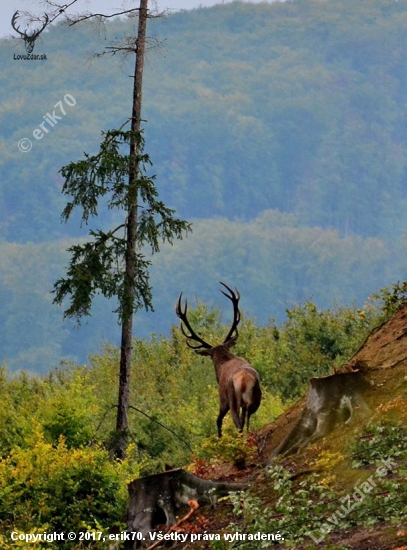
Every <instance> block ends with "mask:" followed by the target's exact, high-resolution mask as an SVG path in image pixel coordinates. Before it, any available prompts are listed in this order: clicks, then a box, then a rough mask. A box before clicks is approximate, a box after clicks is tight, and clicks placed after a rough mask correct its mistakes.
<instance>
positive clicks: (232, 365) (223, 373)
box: [175, 282, 261, 437]
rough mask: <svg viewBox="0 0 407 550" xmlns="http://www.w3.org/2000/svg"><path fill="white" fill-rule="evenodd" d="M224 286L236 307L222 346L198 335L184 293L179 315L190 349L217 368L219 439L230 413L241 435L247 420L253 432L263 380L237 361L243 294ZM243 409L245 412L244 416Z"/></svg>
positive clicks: (224, 293)
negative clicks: (233, 348)
mask: <svg viewBox="0 0 407 550" xmlns="http://www.w3.org/2000/svg"><path fill="white" fill-rule="evenodd" d="M220 284H221V285H223V286H224V287H225V288H226V289H227V290H228V291H229V293H230V294H227V293H226V292H224V291H223V290H221V292H222V294H223V295H224V296H226V298H229V300H230V301H231V302H232V304H233V323H232V327H231V329H230V330H229V333H228V335H227V336H226V338H225V339H224V341H223V343H222V344H219V345H218V346H211V345H210V344H208V343H207V342H205V340H203V339H202V338H200V337H199V336H198V335H197V334H196V333H195V331H194V330H193V328H192V327H191V325H190V324H189V321H188V319H187V309H188V304H187V301H186V300H185V306H184V308H182V304H181V300H182V292H181V294H180V296H179V298H178V302H177V305H176V308H175V312H176V314H177V316H178V317H179V318H180V319H181V330H182V333H183V335H184V336H185V337H186V339H187V345H188V347H190V348H191V349H193V350H195V353H198V354H199V355H206V356H209V357H210V358H211V359H212V362H213V364H214V367H215V373H216V379H217V381H218V386H219V397H220V411H219V416H218V419H217V426H218V436H219V437H222V421H223V418H224V417H225V415H226V413H227V412H228V411H229V410H230V412H231V415H232V419H233V422H234V423H235V426H236V428H237V429H238V430H240V431H241V432H242V431H243V428H244V424H245V420H246V416H247V430H249V422H250V417H251V415H252V414H253V413H255V412H256V411H257V409H258V408H259V406H260V402H261V389H260V378H259V375H258V373H257V372H256V371H255V370H254V368H253V367H252V366H251V365H250V364H249V363H248V362H247V361H245V360H244V359H242V358H241V357H235V356H234V355H233V354H232V353H231V352H230V351H229V350H230V348H231V347H233V346H234V345H235V344H236V340H237V337H238V331H237V325H238V324H239V321H240V311H239V307H238V304H239V299H240V293H239V291H238V290H237V289H235V290H236V292H234V291H233V290H232V289H231V288H229V287H228V286H227V285H225V283H222V282H221V283H220ZM184 325H185V328H184ZM187 331H188V332H187ZM191 340H192V341H195V342H198V345H193V344H191V343H190V341H191ZM240 409H242V413H241V414H240Z"/></svg>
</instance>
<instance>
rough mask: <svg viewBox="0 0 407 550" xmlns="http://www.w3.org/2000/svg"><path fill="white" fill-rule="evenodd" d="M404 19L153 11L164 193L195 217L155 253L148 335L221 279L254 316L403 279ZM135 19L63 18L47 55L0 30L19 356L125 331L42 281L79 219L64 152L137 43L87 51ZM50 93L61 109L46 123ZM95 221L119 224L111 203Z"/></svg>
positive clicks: (152, 108)
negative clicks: (176, 240)
mask: <svg viewBox="0 0 407 550" xmlns="http://www.w3.org/2000/svg"><path fill="white" fill-rule="evenodd" d="M406 18H407V2H406V0H399V1H398V2H394V1H393V0H377V1H375V2H372V1H371V0H361V1H358V2H354V1H353V0H327V1H325V2H320V1H316V0H315V1H314V0H295V1H290V2H282V3H271V4H267V3H260V4H250V3H249V4H246V3H244V2H234V3H229V4H225V5H218V6H215V7H213V8H210V9H197V10H193V11H190V12H182V13H175V14H174V15H171V16H169V17H167V18H163V19H159V18H158V19H152V20H150V21H149V26H148V34H149V35H150V36H151V37H152V38H153V39H152V40H151V42H150V45H151V47H150V48H149V50H148V52H147V57H148V59H147V66H146V75H145V76H146V78H145V88H144V105H145V114H144V115H143V116H144V118H145V119H146V120H147V123H146V125H145V126H146V128H145V136H146V148H147V150H148V152H149V155H150V156H151V158H152V159H153V160H154V173H155V174H156V175H157V189H158V192H159V194H160V197H161V198H162V200H163V201H164V202H165V204H168V205H170V206H171V207H174V208H175V209H176V210H177V213H178V214H179V215H180V216H182V217H184V218H185V219H188V220H190V219H192V218H195V219H197V220H198V221H196V222H195V224H194V227H195V233H194V235H193V236H192V237H191V238H190V239H188V240H187V241H185V242H183V243H182V244H181V245H180V246H178V245H177V246H174V247H168V248H163V256H162V257H157V259H155V261H154V265H153V266H152V270H151V282H152V286H153V296H154V303H153V305H154V308H155V310H156V314H155V315H150V314H148V315H143V316H141V315H140V317H139V319H136V330H137V334H138V335H139V336H148V335H149V334H151V333H152V332H155V333H164V334H167V335H168V334H169V331H170V325H171V322H172V321H173V304H174V302H175V300H176V297H177V295H178V294H179V292H180V291H181V290H184V291H185V292H187V293H188V295H189V296H199V297H200V298H202V299H204V300H205V301H209V300H211V299H213V296H214V285H216V283H217V282H218V281H219V280H225V281H227V282H228V283H229V284H232V285H234V286H238V288H239V290H240V291H241V292H242V304H243V307H244V308H245V309H246V310H247V311H248V312H250V314H251V315H254V316H255V317H256V319H257V320H258V321H260V322H261V323H263V324H265V323H266V322H267V321H268V319H270V318H274V319H275V321H276V323H277V324H280V323H282V322H283V321H284V319H285V309H286V308H287V307H291V306H292V305H293V304H295V303H304V302H306V301H307V300H311V301H313V302H315V303H316V304H317V305H318V306H319V307H323V308H331V307H333V306H334V305H335V304H353V303H357V304H358V305H359V307H362V305H363V303H364V301H365V300H366V299H367V297H368V295H369V294H371V293H373V292H376V291H377V289H378V288H381V287H385V286H388V285H390V284H391V283H394V282H395V281H403V280H405V279H406V278H407V272H406V266H405V261H404V258H405V255H406V250H407V238H406V235H407V225H406V224H407V222H406V217H405V215H404V212H405V208H406V200H407V191H406V184H405V181H406V177H405V176H406V167H407V165H406V162H407V154H406V153H407V132H406V112H405V109H406V104H405V100H404V95H405V94H404V91H405V89H406V76H405V75H406V74H407V59H406V57H405V55H404V52H405V51H406V47H405V46H406V40H407V38H406V35H405V32H404V22H405V19H406ZM134 25H135V21H134V20H127V21H121V22H118V21H114V22H110V23H109V24H108V25H107V26H106V29H105V32H95V30H96V29H95V28H93V27H90V26H87V25H76V26H75V27H72V28H68V27H64V26H57V27H55V28H51V29H49V30H47V32H45V33H43V34H42V35H41V36H40V38H39V40H38V43H37V45H36V51H38V52H39V53H41V52H46V53H47V57H48V59H47V61H45V62H23V61H16V60H14V59H13V55H14V54H15V53H16V54H18V53H21V52H22V51H23V45H22V43H21V41H19V40H17V39H11V40H2V41H1V42H0V67H1V69H2V70H1V72H0V79H1V83H2V91H3V96H2V110H1V112H0V138H1V153H2V185H1V189H0V214H1V231H2V238H3V240H4V242H3V243H2V244H1V249H2V250H1V251H2V259H3V261H2V267H1V272H0V295H1V296H2V298H3V300H2V305H3V308H2V311H1V312H0V328H1V330H0V334H1V340H2V346H1V350H2V355H1V358H2V359H3V358H4V359H6V360H7V361H8V364H9V365H10V367H12V368H13V369H18V368H27V367H28V368H31V369H33V370H36V371H43V372H44V371H47V370H49V368H50V366H52V365H56V364H57V363H58V362H59V359H60V358H61V357H67V358H69V357H71V358H72V357H73V358H75V360H78V361H81V362H82V361H86V358H87V357H86V356H87V353H88V352H89V351H96V350H97V349H98V346H99V345H100V340H101V338H104V339H105V340H108V341H113V342H117V341H118V340H117V334H118V331H117V326H116V322H115V317H114V316H113V315H110V312H111V310H114V309H116V308H117V304H109V305H103V304H101V303H96V307H95V309H94V312H93V317H92V319H90V320H89V324H88V325H87V326H84V327H83V328H81V330H80V331H77V332H72V326H71V325H70V324H69V323H67V324H65V325H62V324H60V319H61V317H62V314H61V313H59V312H58V311H57V310H55V307H53V306H52V305H51V299H50V296H49V292H50V290H51V289H52V281H54V280H55V279H56V278H58V277H61V276H62V274H63V273H64V265H63V264H64V263H67V256H66V255H64V253H63V249H65V248H66V247H67V246H70V245H72V243H73V242H75V241H72V240H70V239H71V238H72V237H74V236H76V237H77V236H78V233H79V230H78V228H77V227H78V225H79V224H75V223H72V224H69V225H61V224H60V214H61V212H62V210H63V207H64V198H63V196H62V195H61V193H60V191H61V188H62V185H63V181H62V178H61V175H60V174H59V170H60V168H61V166H65V165H67V164H68V163H69V162H71V161H72V159H75V158H79V157H80V156H81V155H82V154H83V151H84V150H86V151H89V152H90V153H89V154H93V153H96V151H97V147H98V141H97V139H96V138H95V136H98V135H99V133H100V130H107V129H108V128H110V127H114V126H116V125H117V121H118V120H124V119H125V118H126V117H127V115H128V113H129V106H130V102H131V86H132V82H131V79H130V78H129V77H128V75H129V74H131V72H132V67H131V66H130V62H131V61H130V59H128V60H127V59H123V62H122V63H120V62H117V61H118V58H117V56H115V57H109V56H103V58H95V59H93V60H92V61H91V62H87V59H86V58H87V56H88V55H91V54H92V52H98V51H99V52H100V51H101V50H102V49H103V47H104V46H105V45H107V46H109V45H111V40H114V39H115V37H118V38H119V37H120V36H122V35H123V34H126V33H127V34H130V33H133V34H134V28H135V27H134ZM99 30H100V29H99ZM105 39H106V40H105ZM154 39H155V40H154ZM66 94H71V95H72V97H74V98H75V101H76V104H75V105H74V106H69V105H66V104H65V101H64V97H65V95H66ZM59 101H61V102H62V104H63V106H64V109H65V111H66V115H61V112H60V109H59V108H58V107H56V108H55V107H54V106H55V105H57V103H58V102H59ZM54 110H55V112H56V114H57V115H60V116H61V120H58V122H57V124H56V125H55V126H54V127H52V128H51V127H49V126H48V125H47V124H46V127H47V129H48V133H45V132H44V136H43V137H42V139H41V140H36V139H34V137H33V135H32V133H33V131H34V130H35V128H38V127H39V124H40V123H43V122H44V116H45V115H46V113H47V112H49V113H51V114H52V112H53V111H54ZM23 137H30V138H32V142H33V147H32V150H31V151H29V152H28V153H23V152H21V151H19V150H18V147H17V143H18V141H19V140H20V139H21V138H23ZM100 221H101V223H102V230H106V228H109V227H112V226H113V227H115V226H116V225H118V224H116V225H114V224H115V222H116V221H117V220H116V218H115V215H114V213H113V212H112V211H108V213H107V214H104V215H103V216H101V218H100ZM89 228H90V229H94V226H93V225H92V222H90V225H89ZM80 234H81V235H83V233H82V232H81V233H80ZM61 239H63V240H61ZM50 240H51V241H53V244H49V241H50ZM57 241H59V242H60V245H59V246H58V244H57ZM68 241H69V242H68ZM10 243H11V244H10ZM15 243H19V244H18V245H17V244H15ZM33 243H36V244H35V245H34V244H33ZM37 264H38V265H37ZM35 266H37V269H38V271H36V269H35ZM32 289H34V292H33V291H32Z"/></svg>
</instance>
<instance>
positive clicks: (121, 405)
mask: <svg viewBox="0 0 407 550" xmlns="http://www.w3.org/2000/svg"><path fill="white" fill-rule="evenodd" d="M147 6H148V0H140V10H139V22H138V32H137V42H136V63H135V68H134V83H133V112H132V120H131V129H132V131H133V132H134V134H133V137H132V140H131V142H130V156H131V157H132V158H134V159H135V162H134V163H132V165H131V168H130V173H129V189H130V192H129V197H130V200H129V205H128V218H127V247H126V274H125V282H124V294H125V296H124V306H123V322H122V338H121V350H120V374H119V398H118V406H117V420H116V432H117V439H116V443H115V455H116V458H118V459H120V460H123V459H124V458H125V456H126V448H127V439H128V412H129V405H130V403H129V393H130V371H131V358H132V339H133V313H134V311H133V309H134V308H133V304H134V293H135V281H134V279H135V274H136V261H137V258H136V240H137V210H138V188H137V179H138V172H139V167H138V163H137V162H136V159H137V156H138V152H139V151H138V142H137V138H136V132H139V131H140V127H141V105H142V83H143V71H144V54H145V44H146V28H147V15H148V11H147ZM126 304H127V305H126Z"/></svg>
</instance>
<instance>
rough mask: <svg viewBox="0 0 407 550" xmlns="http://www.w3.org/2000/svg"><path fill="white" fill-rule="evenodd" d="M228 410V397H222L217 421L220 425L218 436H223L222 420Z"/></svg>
mask: <svg viewBox="0 0 407 550" xmlns="http://www.w3.org/2000/svg"><path fill="white" fill-rule="evenodd" d="M228 411H229V403H228V402H227V400H226V399H222V398H221V400H220V410H219V415H218V419H217V421H216V425H217V426H218V437H222V422H223V419H224V418H225V416H226V413H227V412H228Z"/></svg>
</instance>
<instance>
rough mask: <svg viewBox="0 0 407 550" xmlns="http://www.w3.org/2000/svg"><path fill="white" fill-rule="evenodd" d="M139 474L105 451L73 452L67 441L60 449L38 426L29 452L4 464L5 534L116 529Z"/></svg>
mask: <svg viewBox="0 0 407 550" xmlns="http://www.w3.org/2000/svg"><path fill="white" fill-rule="evenodd" d="M138 473H139V472H138V468H137V467H133V468H131V467H130V466H129V464H128V462H126V461H125V462H122V463H118V462H115V461H112V460H111V459H110V458H109V455H108V453H107V451H106V450H104V449H101V448H97V447H86V448H79V449H72V448H69V447H67V445H66V442H65V440H64V438H63V437H62V436H61V437H60V439H59V442H58V444H57V445H56V446H55V445H52V444H51V443H47V442H46V440H45V437H44V434H43V432H42V429H41V427H40V426H36V427H35V429H34V431H33V433H32V435H31V437H30V438H29V440H28V441H27V445H26V447H25V448H21V447H16V448H14V449H13V451H12V452H11V453H10V455H9V456H8V457H7V458H3V459H1V460H0V522H1V525H2V528H1V531H2V533H3V534H5V532H6V531H9V532H11V531H16V530H20V531H23V532H32V531H33V529H37V530H39V531H40V532H41V531H64V532H68V531H74V532H79V531H80V530H81V529H82V530H83V529H85V530H86V529H91V528H95V527H97V528H98V530H101V529H102V528H104V529H107V528H112V527H113V525H114V523H115V522H117V521H118V520H119V519H120V518H123V517H124V514H125V508H126V497H127V493H126V486H127V482H128V481H130V479H134V478H135V477H137V476H138ZM3 536H4V535H3ZM55 544H56V545H58V548H61V542H58V543H55ZM68 546H69V544H68ZM56 547H57V546H56ZM48 548H52V545H51V546H50V545H48Z"/></svg>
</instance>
